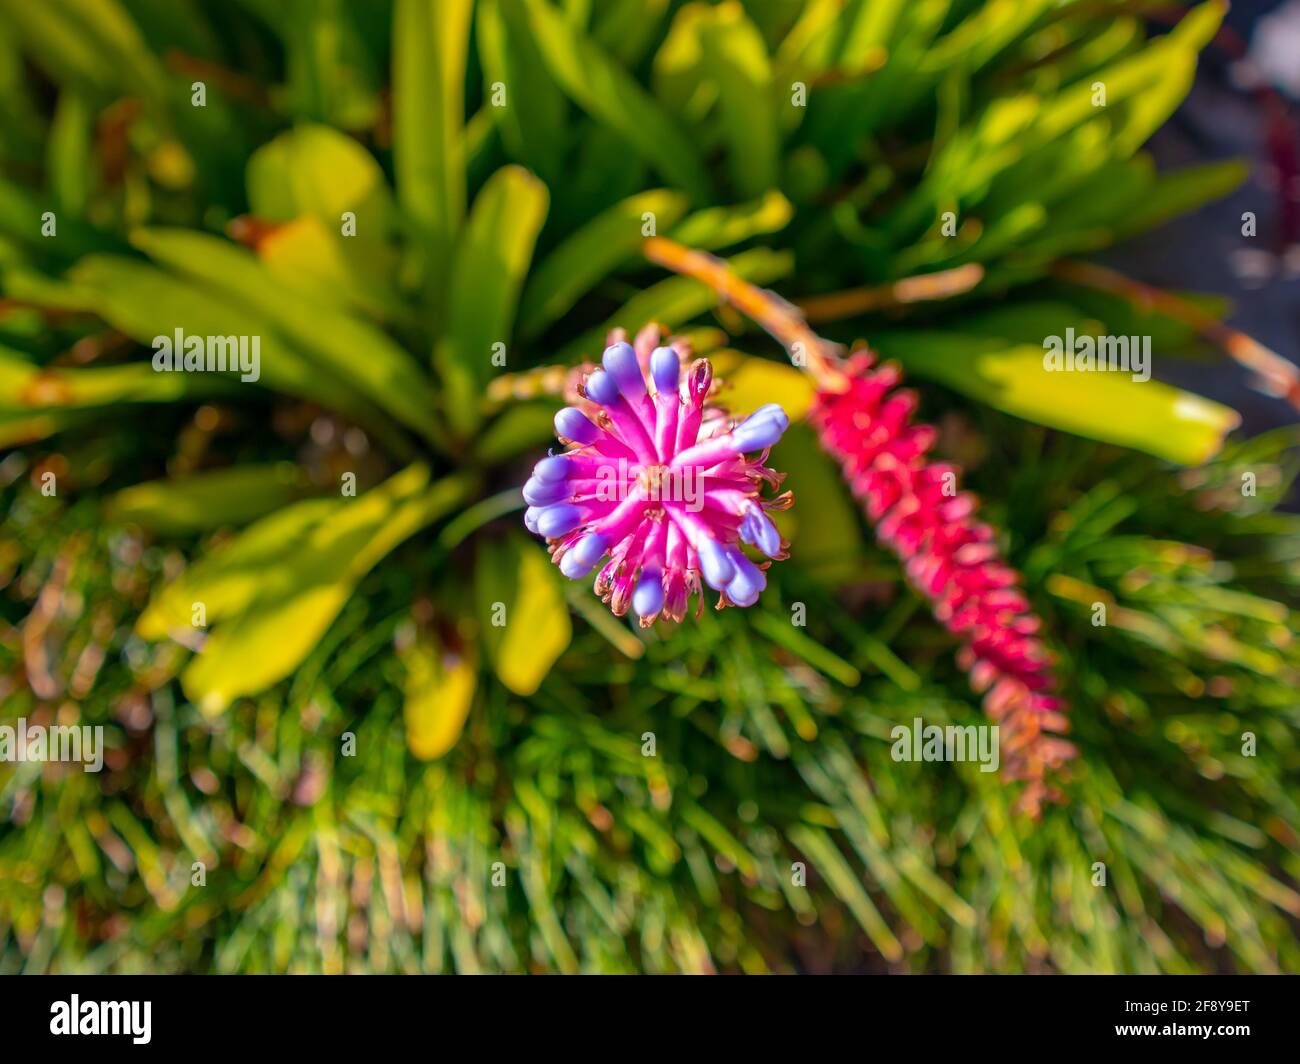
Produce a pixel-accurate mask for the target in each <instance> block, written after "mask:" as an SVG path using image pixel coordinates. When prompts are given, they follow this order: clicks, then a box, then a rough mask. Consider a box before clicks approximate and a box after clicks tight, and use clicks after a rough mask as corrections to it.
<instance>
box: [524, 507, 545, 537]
mask: <svg viewBox="0 0 1300 1064" xmlns="http://www.w3.org/2000/svg"><path fill="white" fill-rule="evenodd" d="M541 516H542V511H541V508H540V507H537V506H530V507H528V509H527V510H525V511H524V528H526V529H528V531H529V532H531V533H532V534H533V535H534V536H535V535H537V519H538V518H539V517H541Z"/></svg>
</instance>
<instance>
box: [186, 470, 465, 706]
mask: <svg viewBox="0 0 1300 1064" xmlns="http://www.w3.org/2000/svg"><path fill="white" fill-rule="evenodd" d="M428 477H429V473H428V469H427V468H426V467H424V466H420V465H414V466H409V467H408V468H407V469H405V470H403V471H402V472H401V473H398V474H396V475H395V476H393V477H391V478H390V479H389V480H388V481H386V482H385V483H384V484H382V485H380V486H379V487H377V488H374V489H373V490H372V491H370V492H367V493H366V494H365V495H363V496H359V497H357V498H356V499H354V500H343V501H342V504H341V506H340V508H339V509H337V510H336V511H335V512H334V513H332V514H328V515H326V516H323V517H321V518H320V520H318V521H317V522H316V523H315V524H314V526H312V527H311V529H310V531H309V532H308V533H307V535H306V537H305V539H303V540H300V541H298V542H296V543H295V542H293V541H290V542H288V543H286V544H285V546H286V547H287V548H288V549H289V551H290V552H291V553H290V554H289V555H288V556H287V557H285V558H283V560H282V561H281V562H280V565H279V568H281V569H284V570H286V571H287V572H286V573H285V575H284V577H283V578H282V579H281V580H280V581H279V583H280V584H281V585H282V586H281V587H279V588H276V589H273V590H269V591H268V590H267V589H266V588H265V586H264V587H263V588H262V589H261V590H260V591H259V593H258V594H256V596H255V597H254V598H252V600H251V601H249V602H248V603H247V604H246V608H245V609H244V610H243V611H242V612H240V613H239V614H238V615H237V616H234V617H231V619H230V620H229V621H227V622H226V623H224V624H221V625H219V626H218V627H217V628H216V630H215V631H214V632H213V633H212V635H211V636H210V637H209V639H208V640H207V642H206V643H205V644H204V646H203V648H202V650H201V651H200V653H199V654H197V655H196V656H195V657H194V659H193V660H192V661H191V662H190V664H189V665H188V666H187V668H186V669H185V672H184V673H183V674H182V676H181V683H182V686H183V687H184V689H185V692H186V694H187V695H188V696H189V697H190V698H191V699H193V700H194V701H195V702H197V703H198V704H199V706H200V707H201V709H202V710H203V711H204V712H205V713H217V712H220V711H221V710H222V709H224V708H225V707H226V706H227V705H229V703H230V702H231V700H233V699H235V698H238V697H241V696H243V695H250V694H256V693H257V692H259V691H262V690H265V689H266V688H267V687H269V686H271V685H272V684H274V683H277V682H279V681H280V680H282V679H284V678H285V677H286V676H288V675H289V674H290V673H292V672H293V670H294V669H296V668H297V667H298V665H299V663H300V662H301V661H302V659H303V658H304V657H306V655H307V654H308V653H310V652H311V650H312V648H313V647H314V646H315V645H316V643H317V642H318V641H319V639H320V638H321V636H323V635H324V634H325V632H326V631H327V630H328V628H329V626H330V624H331V623H333V621H334V619H335V618H336V617H337V616H338V613H339V611H340V610H341V609H342V608H343V605H344V603H346V602H347V600H348V598H350V597H351V595H352V591H353V589H354V588H355V587H356V585H357V583H358V581H360V580H361V578H362V577H364V576H365V575H366V573H368V572H369V571H370V570H371V569H372V568H373V567H374V565H375V564H376V563H377V562H378V561H379V560H380V559H381V558H383V557H384V556H385V555H386V554H388V553H389V552H390V551H391V550H392V549H393V548H394V547H396V546H397V545H398V544H399V543H401V542H402V541H403V540H404V539H406V538H408V537H409V536H411V535H413V534H414V533H415V532H417V531H419V530H420V529H421V528H423V527H425V526H426V525H428V524H430V523H431V522H433V521H435V520H437V519H438V518H439V517H442V516H444V515H445V514H446V513H448V512H449V511H451V510H452V509H453V508H455V507H456V506H458V505H460V504H462V503H463V501H464V499H465V496H466V493H467V490H468V483H467V481H465V480H464V479H462V478H448V479H445V480H442V481H440V482H438V483H437V484H435V485H433V486H432V487H429V486H428ZM299 505H311V503H306V504H299ZM336 505H338V504H336ZM277 516H278V515H277ZM198 590H199V591H202V590H203V589H202V587H201V586H200V587H199V589H198ZM208 620H209V623H211V620H212V617H211V614H210V613H209V616H208Z"/></svg>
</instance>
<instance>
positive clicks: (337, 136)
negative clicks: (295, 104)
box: [247, 123, 392, 240]
mask: <svg viewBox="0 0 1300 1064" xmlns="http://www.w3.org/2000/svg"><path fill="white" fill-rule="evenodd" d="M247 182H248V205H249V209H250V210H251V211H252V212H253V214H255V215H257V217H258V218H261V219H264V220H266V221H270V222H289V221H293V220H294V219H295V218H298V217H300V216H301V215H304V214H310V215H312V216H314V217H316V218H318V219H320V221H321V223H322V224H323V225H325V226H327V227H328V228H329V229H331V230H332V231H333V232H338V231H339V226H340V224H341V219H340V216H341V215H342V213H343V212H344V211H352V212H354V213H355V214H356V216H357V237H356V238H355V239H358V240H364V239H366V238H367V237H370V238H373V237H375V236H379V235H383V234H386V233H387V232H388V230H389V227H390V225H391V224H392V197H391V196H390V194H389V191H388V184H387V182H386V181H385V180H384V172H383V170H381V169H380V167H379V164H378V163H377V162H375V159H374V157H373V156H372V155H371V154H370V153H369V152H368V151H366V149H365V148H363V147H362V146H361V145H360V144H358V143H357V142H356V141H355V140H353V139H352V138H351V137H349V136H346V135H344V134H343V133H340V132H339V131H338V130H336V129H331V128H330V127H328V126H321V125H315V124H313V123H303V124H301V125H299V126H297V127H295V128H294V129H292V130H290V131H289V132H287V133H281V134H280V135H279V136H278V137H276V138H275V139H274V140H271V141H268V142H267V143H266V144H264V145H262V147H260V148H258V149H257V151H255V152H254V153H253V155H252V157H251V158H250V159H249V160H248V177H247Z"/></svg>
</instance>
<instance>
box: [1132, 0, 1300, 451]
mask: <svg viewBox="0 0 1300 1064" xmlns="http://www.w3.org/2000/svg"><path fill="white" fill-rule="evenodd" d="M1154 21H1155V22H1156V25H1154V26H1153V29H1154V30H1155V31H1156V32H1162V31H1163V30H1164V28H1165V27H1164V25H1162V24H1161V23H1160V21H1159V20H1154ZM1245 49H1249V59H1248V60H1247V63H1248V64H1249V66H1253V67H1255V68H1256V69H1259V70H1260V73H1261V75H1262V77H1261V82H1266V83H1267V84H1268V85H1270V86H1271V87H1272V88H1273V89H1274V90H1275V94H1276V95H1275V102H1280V103H1281V104H1282V106H1283V107H1284V108H1285V112H1286V117H1287V118H1288V119H1289V123H1290V128H1289V129H1287V128H1286V126H1285V125H1283V124H1282V123H1279V122H1277V120H1276V119H1273V121H1272V128H1271V129H1270V105H1269V103H1268V102H1267V101H1266V99H1265V98H1264V94H1261V93H1260V92H1259V91H1258V90H1255V91H1252V89H1251V88H1250V85H1249V83H1250V80H1251V72H1250V70H1249V67H1248V66H1247V64H1244V63H1243V62H1242V53H1243V52H1244V51H1245ZM1256 59H1258V60H1259V62H1258V63H1257V62H1254V60H1256ZM1261 68H1262V69H1261ZM1297 86H1300V0H1233V2H1232V9H1231V10H1230V11H1229V13H1228V17H1227V20H1226V23H1225V28H1224V30H1223V31H1222V32H1221V33H1220V35H1219V38H1218V40H1216V41H1215V43H1214V44H1212V45H1211V46H1210V47H1209V48H1208V49H1207V50H1206V52H1205V53H1204V54H1203V56H1202V60H1201V64H1200V67H1199V69H1198V71H1197V77H1196V84H1195V87H1194V88H1193V89H1192V92H1191V94H1190V95H1189V96H1188V98H1187V101H1186V102H1185V103H1184V104H1183V105H1182V107H1181V108H1179V110H1178V112H1177V114H1175V116H1174V117H1173V119H1172V120H1170V121H1169V122H1168V123H1167V124H1166V125H1165V126H1164V127H1163V128H1162V129H1161V130H1160V131H1159V132H1158V133H1157V134H1156V135H1155V137H1154V138H1153V139H1152V141H1151V143H1150V145H1149V149H1150V151H1151V152H1152V154H1153V155H1154V156H1155V159H1156V163H1157V166H1158V167H1159V168H1160V169H1162V170H1169V169H1176V168H1178V167H1182V166H1189V165H1194V164H1196V163H1204V162H1210V161H1216V160H1221V159H1231V158H1240V159H1244V160H1246V161H1248V162H1249V164H1250V165H1251V174H1250V177H1249V179H1248V180H1247V181H1246V182H1245V183H1244V184H1243V185H1242V186H1241V187H1240V188H1238V189H1237V190H1236V191H1235V192H1234V193H1232V194H1231V195H1230V196H1227V197H1225V198H1224V199H1221V200H1218V201H1216V202H1214V203H1211V204H1209V205H1208V206H1206V207H1205V208H1203V209H1202V210H1200V211H1196V212H1194V213H1192V214H1187V215H1183V216H1182V217H1180V218H1178V219H1177V220H1175V221H1173V222H1171V223H1169V224H1168V225H1165V226H1162V227H1160V228H1159V229H1156V230H1153V231H1151V232H1149V233H1146V234H1143V235H1142V236H1140V237H1138V238H1137V239H1134V240H1130V241H1127V242H1125V244H1124V246H1123V248H1122V249H1121V250H1119V251H1117V252H1113V253H1112V254H1111V255H1110V256H1108V259H1109V260H1110V262H1111V264H1112V265H1114V266H1115V267H1116V268H1118V269H1120V270H1121V271H1122V272H1124V273H1127V274H1128V275H1129V276H1131V277H1133V278H1134V279H1136V280H1139V281H1144V282H1146V283H1148V284H1154V285H1160V286H1163V287H1169V288H1173V289H1182V290H1186V291H1191V292H1207V293H1214V294H1217V295H1222V296H1225V297H1227V298H1228V299H1230V300H1231V301H1232V310H1231V313H1230V315H1229V317H1228V319H1227V320H1228V323H1229V324H1230V325H1232V326H1234V327H1235V328H1238V329H1240V330H1241V331H1242V332H1244V333H1247V334H1248V335H1250V336H1252V337H1254V338H1255V339H1256V340H1258V341H1259V342H1260V343H1262V344H1264V345H1265V346H1267V347H1269V348H1271V349H1272V350H1274V351H1276V352H1277V353H1278V354H1279V355H1281V356H1282V357H1283V358H1286V359H1287V360H1289V361H1290V362H1292V363H1296V364H1300V239H1298V238H1300V234H1297V233H1296V232H1295V218H1296V211H1297V209H1298V208H1297V204H1300V188H1297V187H1296V184H1297V182H1300V178H1297V177H1296V176H1295V175H1294V174H1287V173H1286V167H1287V154H1286V148H1285V146H1284V147H1283V148H1282V150H1281V152H1279V148H1278V140H1279V133H1282V134H1284V136H1285V138H1286V139H1285V140H1284V141H1283V142H1282V143H1283V145H1285V144H1287V143H1289V148H1290V155H1289V158H1290V159H1294V158H1295V157H1296V155H1297V153H1300V144H1298V143H1297V140H1296V137H1297V129H1298V128H1300V126H1297V113H1298V112H1300V103H1298V101H1297V99H1296V98H1295V96H1294V95H1290V94H1289V93H1295V92H1296V91H1297ZM1270 133H1271V134H1272V140H1270ZM1279 164H1281V165H1279ZM1285 185H1289V186H1290V187H1284V186H1285ZM1288 196H1289V197H1290V202H1291V206H1290V207H1289V208H1287V207H1286V206H1285V200H1286V197H1288ZM1245 211H1253V212H1254V213H1255V216H1256V224H1257V235H1256V236H1255V237H1253V238H1252V237H1246V236H1243V235H1242V231H1241V230H1242V214H1243V212H1245ZM1288 211H1289V213H1288ZM1157 371H1158V375H1160V376H1162V377H1164V378H1165V379H1166V380H1169V381H1170V382H1171V383H1175V384H1180V385H1182V386H1184V387H1187V388H1189V389H1191V390H1193V391H1197V392H1200V393H1202V394H1204V395H1209V396H1213V397H1214V398H1216V399H1219V400H1221V401H1222V402H1225V403H1227V404H1228V405H1230V406H1232V407H1234V408H1236V409H1237V410H1238V411H1240V412H1241V415H1242V419H1243V428H1244V430H1245V431H1246V432H1247V433H1250V434H1254V433H1257V432H1261V431H1264V430H1266V429H1269V428H1274V427H1277V426H1280V425H1286V424H1291V423H1293V422H1294V420H1295V411H1294V410H1292V409H1291V408H1290V406H1288V405H1287V404H1286V403H1285V402H1283V401H1282V400H1281V399H1275V398H1273V397H1271V396H1269V395H1265V394H1262V393H1261V392H1260V391H1259V390H1258V389H1256V388H1255V387H1253V386H1252V382H1251V374H1250V373H1249V372H1248V371H1247V370H1245V369H1244V368H1243V367H1242V366H1239V365H1237V364H1236V363H1234V362H1232V361H1230V360H1229V359H1227V358H1224V359H1222V360H1218V361H1215V362H1186V361H1181V360H1165V362H1164V364H1163V365H1162V366H1158V368H1157Z"/></svg>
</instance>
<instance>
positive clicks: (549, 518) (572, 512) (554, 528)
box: [537, 503, 582, 539]
mask: <svg viewBox="0 0 1300 1064" xmlns="http://www.w3.org/2000/svg"><path fill="white" fill-rule="evenodd" d="M580 524H582V511H581V510H579V509H578V508H577V507H576V506H571V505H569V504H568V503H558V504H557V505H555V506H548V507H546V508H545V509H544V510H542V512H541V514H540V516H539V517H538V518H537V531H538V532H540V533H541V534H542V535H543V536H546V537H547V538H548V539H554V538H555V537H556V536H562V535H564V534H565V533H566V532H572V531H573V530H574V529H575V528H577V527H578V526H579V525H580Z"/></svg>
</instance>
